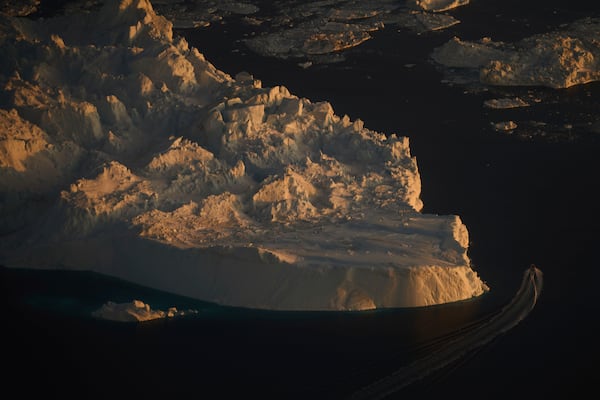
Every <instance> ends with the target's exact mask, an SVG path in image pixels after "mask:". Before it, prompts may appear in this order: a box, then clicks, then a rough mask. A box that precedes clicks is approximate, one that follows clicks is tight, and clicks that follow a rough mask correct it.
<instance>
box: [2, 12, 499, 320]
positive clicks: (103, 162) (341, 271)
mask: <svg viewBox="0 0 600 400" xmlns="http://www.w3.org/2000/svg"><path fill="white" fill-rule="evenodd" d="M357 4H358V3H357ZM386 4H387V3H386ZM248 10H250V9H248ZM385 10H387V9H385ZM250 11H252V10H250ZM387 11H389V10H387ZM387 11H385V12H384V11H381V12H379V11H378V12H371V11H368V10H365V9H361V10H359V11H356V12H355V13H345V14H344V13H341V14H339V13H338V14H336V13H334V14H332V15H334V16H335V18H350V17H352V18H350V19H352V20H354V19H356V18H355V17H356V15H357V13H358V14H359V15H360V18H359V19H363V18H370V17H371V15H372V14H373V15H375V16H377V15H379V14H385V13H387ZM365 14H366V16H365ZM361 23H362V22H361ZM2 27H3V29H2V32H3V35H4V37H3V41H2V46H3V53H4V54H13V55H14V57H13V58H11V59H7V60H6V61H5V62H4V63H3V64H2V65H1V66H2V82H3V84H4V87H5V90H6V92H7V94H8V95H7V96H6V97H7V102H6V103H5V104H6V106H5V107H4V108H3V109H2V110H0V124H1V125H0V126H5V127H6V129H5V130H3V131H2V136H1V137H0V149H2V152H0V155H1V157H2V158H1V159H0V161H1V164H0V165H1V166H2V168H3V171H4V172H5V173H3V174H2V175H0V180H1V181H2V185H1V187H2V191H3V192H2V196H3V197H2V198H3V202H4V204H3V208H2V214H0V218H1V219H2V221H3V224H2V225H3V226H5V227H7V228H5V229H6V230H7V233H8V232H9V231H12V232H14V234H13V235H12V240H6V241H3V244H2V247H1V248H0V251H1V253H0V260H1V262H3V263H4V264H6V265H8V266H36V267H56V266H57V265H59V266H61V267H64V268H69V269H90V270H94V271H98V272H101V273H105V274H108V275H113V276H117V277H120V278H125V279H127V280H130V281H133V282H136V283H140V284H143V285H147V286H150V287H154V288H158V289H162V290H167V291H169V292H173V293H177V294H182V295H186V296H191V297H194V298H198V299H202V300H208V301H213V302H217V303H221V304H227V305H235V306H244V307H253V308H267V309H282V310H363V309H373V308H382V307H416V306H426V305H433V304H440V303H446V302H452V301H458V300H464V299H469V298H472V297H474V296H479V295H481V294H483V293H485V292H486V291H487V290H488V287H487V286H486V284H485V283H483V282H482V280H481V279H480V278H479V277H478V275H477V274H476V272H475V271H473V269H472V268H471V265H470V260H469V257H468V255H467V250H468V245H469V239H468V231H467V228H466V227H465V226H464V224H463V223H462V221H461V220H460V218H459V217H458V216H438V215H427V214H422V213H421V212H420V211H421V209H422V202H421V199H420V191H421V186H420V185H421V180H420V175H419V171H418V168H417V162H416V159H415V158H414V157H413V156H412V155H411V153H410V147H409V141H408V139H407V138H406V137H398V136H397V135H395V134H391V133H390V134H382V133H379V132H375V131H372V130H370V129H368V128H366V127H364V125H363V123H362V121H360V120H354V121H352V120H350V118H349V117H347V116H342V117H340V116H338V115H336V114H335V112H334V110H333V107H332V105H331V104H329V103H327V102H316V103H315V102H312V101H310V100H309V99H305V98H299V97H297V96H294V95H293V94H291V93H289V91H288V90H287V89H286V88H285V87H283V86H276V87H272V88H263V87H262V85H261V82H260V80H258V79H255V78H254V77H253V76H252V75H251V74H249V73H241V74H239V75H237V76H236V77H231V76H229V75H228V74H226V73H224V72H222V71H219V70H217V69H216V68H215V67H214V66H213V65H212V64H211V63H210V62H209V61H207V60H206V59H205V58H204V56H203V55H202V54H201V53H200V52H199V51H198V50H197V49H195V48H190V47H189V46H188V44H187V42H186V41H185V40H184V39H182V38H179V37H176V36H174V35H173V32H172V23H171V22H170V21H169V20H168V19H166V18H164V17H163V16H160V15H157V14H156V13H155V11H154V10H153V8H152V5H151V4H150V2H148V1H147V0H137V1H120V2H119V1H108V2H106V4H105V5H104V6H103V7H102V8H100V9H99V10H97V11H94V10H92V11H89V12H86V13H84V14H76V13H73V14H67V15H66V16H60V17H56V18H49V19H44V20H37V21H33V20H22V19H12V18H7V17H2ZM29 205H35V207H34V208H28V206H29ZM16 210H18V211H16ZM23 210H29V211H27V212H25V211H23Z"/></svg>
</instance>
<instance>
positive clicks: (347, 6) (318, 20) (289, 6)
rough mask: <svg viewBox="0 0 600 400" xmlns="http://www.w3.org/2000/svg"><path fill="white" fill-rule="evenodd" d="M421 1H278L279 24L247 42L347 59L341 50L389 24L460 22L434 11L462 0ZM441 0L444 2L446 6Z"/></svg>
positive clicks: (272, 52) (280, 53) (321, 58)
mask: <svg viewBox="0 0 600 400" xmlns="http://www.w3.org/2000/svg"><path fill="white" fill-rule="evenodd" d="M422 3H423V4H419V5H417V4H416V3H414V4H412V5H413V7H412V8H409V7H406V5H404V4H402V3H399V2H395V1H390V0H379V1H371V2H363V1H335V0H334V1H328V2H316V3H305V4H300V5H297V4H293V3H286V2H282V3H279V8H280V14H279V15H278V16H275V17H271V18H269V19H270V22H271V25H272V26H273V27H275V29H271V30H270V31H268V32H265V33H263V34H261V35H257V36H255V37H252V38H249V39H245V40H244V43H245V44H246V45H247V47H248V48H249V49H250V50H252V51H254V52H255V53H258V54H260V55H262V56H267V57H277V58H282V59H287V58H308V59H309V60H311V61H314V62H317V63H330V62H335V61H341V60H343V59H344V57H343V54H341V52H343V51H344V50H347V49H351V48H354V47H356V46H358V45H360V44H362V43H364V42H366V41H367V40H369V39H371V38H372V34H373V32H376V31H378V30H381V29H383V28H384V27H385V26H386V25H393V26H396V27H398V28H401V29H407V30H411V31H414V32H417V33H424V32H429V31H436V30H441V29H445V28H448V27H450V26H453V25H455V24H457V23H459V21H458V20H457V19H455V18H454V17H452V16H450V15H447V14H442V13H433V12H431V11H443V10H447V9H450V8H453V7H455V6H458V5H461V4H454V3H459V2H456V1H455V2H450V1H445V2H438V3H439V4H438V5H434V4H429V3H428V4H425V2H422ZM442 3H444V5H445V7H443V10H442V7H441V4H442ZM460 3H463V4H466V3H467V2H466V1H464V2H460ZM414 8H417V9H418V10H419V11H417V10H415V9H414ZM277 27H278V29H277ZM332 54H336V55H337V57H333V56H332ZM327 55H329V56H327Z"/></svg>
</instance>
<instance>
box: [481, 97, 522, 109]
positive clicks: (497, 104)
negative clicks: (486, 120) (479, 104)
mask: <svg viewBox="0 0 600 400" xmlns="http://www.w3.org/2000/svg"><path fill="white" fill-rule="evenodd" d="M483 105H484V106H485V107H487V108H492V109H507V108H519V107H528V106H529V103H527V102H526V101H524V100H522V99H521V98H519V97H515V98H508V97H505V98H501V99H489V100H485V101H484V102H483Z"/></svg>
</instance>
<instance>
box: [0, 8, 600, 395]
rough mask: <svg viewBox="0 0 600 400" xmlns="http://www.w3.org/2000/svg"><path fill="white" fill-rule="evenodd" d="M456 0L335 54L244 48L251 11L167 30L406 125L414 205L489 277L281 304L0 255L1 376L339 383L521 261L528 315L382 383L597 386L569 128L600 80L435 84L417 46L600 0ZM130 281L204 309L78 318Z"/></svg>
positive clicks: (426, 390) (434, 335)
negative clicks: (475, 87)
mask: <svg viewBox="0 0 600 400" xmlns="http://www.w3.org/2000/svg"><path fill="white" fill-rule="evenodd" d="M451 14H452V15H454V16H455V17H456V18H458V19H459V20H461V21H462V22H461V24H459V25H457V26H455V27H452V28H450V29H447V30H444V31H441V32H436V33H431V34H424V35H415V34H412V33H409V32H398V31H397V29H385V30H383V31H380V32H377V33H375V34H374V36H375V37H374V39H373V40H371V41H368V42H366V43H364V44H363V45H361V46H359V47H358V48H355V49H353V50H351V51H350V52H348V53H347V60H346V61H345V62H342V63H337V64H332V65H328V66H314V67H312V68H308V69H303V68H300V67H298V66H297V65H296V62H294V61H281V60H276V59H265V58H262V57H259V56H256V55H253V54H251V53H249V51H247V50H246V49H245V48H244V46H243V44H242V43H240V42H239V40H240V39H241V38H243V37H244V34H245V33H246V34H247V33H249V29H250V27H248V26H246V25H243V24H239V23H236V21H235V20H234V19H231V20H228V21H227V22H226V23H224V24H216V25H213V26H211V27H210V28H208V29H203V30H196V31H179V32H178V33H180V34H182V35H184V36H185V37H186V39H187V40H188V41H189V43H190V45H191V46H194V47H197V48H198V49H199V50H200V51H201V52H202V53H203V54H205V56H206V57H207V59H208V60H210V61H211V62H213V63H214V64H215V66H217V67H218V68H220V69H222V70H224V71H225V72H228V73H230V74H232V75H234V74H236V73H237V72H240V71H242V70H245V71H249V72H251V73H252V74H253V75H254V76H255V77H256V78H258V79H261V80H262V81H263V86H274V85H278V84H282V85H284V86H286V87H288V89H289V90H290V91H291V92H292V93H294V94H296V95H299V96H302V97H307V98H309V99H311V100H313V101H319V100H327V101H329V102H331V103H332V105H333V108H334V110H335V112H336V114H338V115H344V114H348V115H349V116H350V117H351V118H352V119H356V118H360V119H362V120H363V121H365V126H366V127H369V128H371V129H374V130H377V131H380V132H384V133H398V134H401V135H406V136H408V137H409V138H410V143H411V151H412V154H413V155H414V156H415V157H416V158H417V163H418V166H419V170H420V173H421V179H422V185H423V189H422V196H421V197H422V199H423V202H424V204H425V208H424V210H423V211H424V212H427V213H437V214H457V215H459V216H460V217H461V218H462V220H463V222H464V223H465V224H466V226H467V228H468V229H469V233H470V238H471V244H470V250H469V255H470V257H471V259H472V261H473V263H474V267H475V269H477V271H478V273H479V274H480V276H482V278H483V279H484V280H485V281H486V282H487V283H488V284H489V286H490V287H491V292H490V293H489V295H486V296H483V297H482V298H480V299H475V300H473V301H467V302H461V303H456V304H449V305H444V306H439V307H430V308H422V309H408V310H388V311H376V312H366V313H281V312H279V313H278V312H265V311H252V310H244V309H231V308H224V307H219V306H215V305H211V304H206V303H201V302H197V301H194V300H191V299H186V298H180V297H175V296H171V295H169V294H165V293H160V292H156V291H153V290H149V289H146V288H141V287H137V286H134V285H130V284H127V283H125V282H121V281H118V280H114V279H110V278H106V277H101V276H98V275H95V274H92V273H82V272H64V271H34V270H9V269H4V268H3V269H1V270H0V272H1V279H0V282H1V285H2V287H1V292H2V296H3V298H2V303H3V304H4V305H6V307H7V308H6V311H5V313H4V322H3V331H4V332H5V333H6V339H5V343H6V347H5V349H4V351H3V352H4V354H3V360H4V365H6V366H8V373H6V374H5V375H4V376H3V382H4V383H5V387H7V388H14V389H17V390H18V391H19V393H20V394H22V396H20V397H23V398H27V397H28V396H27V395H29V394H32V395H33V394H39V393H44V395H45V397H46V398H78V399H87V398H106V399H109V398H110V399H114V398H136V399H137V398H169V399H172V398H177V399H181V398H210V399H213V398H215V399H216V398H219V399H220V398H246V397H248V398H278V399H337V398H345V397H346V396H348V395H350V394H351V393H353V392H354V391H355V390H358V389H360V388H361V387H363V386H365V385H367V384H369V383H371V382H373V381H376V380H377V379H380V378H381V377H383V376H386V375H389V374H390V373H392V372H394V371H396V370H398V369H399V368H401V367H402V366H404V365H407V364H408V363H409V362H410V361H412V360H418V359H422V358H423V357H427V355H428V354H431V353H432V352H436V351H441V349H443V348H444V346H447V345H449V343H450V342H451V338H452V337H453V335H454V334H453V332H456V331H457V330H459V329H461V328H465V327H469V326H473V325H474V324H475V325H476V324H478V323H481V321H486V320H487V319H486V318H488V317H489V316H490V315H492V314H493V313H494V312H497V311H498V310H499V309H500V308H501V307H502V306H503V305H504V304H506V303H507V302H508V301H509V300H510V298H511V297H512V296H513V294H514V293H515V292H516V291H517V289H518V287H519V284H520V282H521V277H522V272H523V271H524V270H525V269H526V268H527V267H529V265H530V264H532V263H533V264H535V265H537V266H538V267H539V268H540V269H541V270H542V271H543V273H544V278H545V280H544V289H543V292H542V295H541V297H540V300H539V302H538V304H537V305H536V307H535V308H534V309H533V311H532V313H531V314H530V315H528V316H527V318H526V319H524V320H523V321H521V322H520V323H519V324H518V325H517V326H515V327H514V328H512V329H511V330H509V331H508V332H506V333H504V334H502V335H500V336H498V337H497V338H495V339H494V340H493V341H492V342H491V343H489V344H486V345H485V346H483V347H481V348H479V349H477V350H476V351H473V352H469V353H468V354H467V355H466V356H465V357H463V358H461V359H459V360H458V361H456V362H454V363H452V364H451V365H450V366H448V367H445V368H442V369H440V370H437V371H435V372H434V373H433V374H431V375H429V376H428V377H426V378H425V379H423V380H422V381H420V382H417V383H416V384H414V385H411V386H409V387H407V388H404V389H403V390H401V391H399V392H397V393H396V394H394V395H392V396H390V398H397V399H406V398H419V399H422V398H434V397H439V396H451V397H452V398H454V397H462V398H466V399H470V398H473V399H475V398H477V399H479V398H488V399H489V398H505V397H510V398H525V397H529V396H535V398H543V397H546V396H550V395H558V396H560V397H565V396H567V395H568V396H569V398H578V397H580V396H581V397H582V396H583V395H584V394H585V393H586V392H587V390H590V389H591V390H592V391H593V390H594V388H595V375H596V370H597V368H596V364H597V360H598V359H599V356H600V351H599V350H600V349H599V346H598V344H597V337H598V336H599V333H600V332H599V329H598V328H597V325H598V306H599V305H600V299H599V298H598V294H597V293H598V292H597V285H598V283H597V282H599V281H600V272H598V268H597V267H598V265H597V264H598V261H597V260H598V257H597V255H596V246H597V242H598V239H599V238H600V234H599V231H598V226H600V224H599V223H600V218H599V213H598V211H597V204H598V201H597V197H596V194H595V193H596V192H597V191H598V189H599V188H598V186H599V184H598V182H599V180H598V174H599V172H600V158H599V157H598V154H600V140H599V138H598V137H597V135H598V134H593V133H591V132H590V131H588V130H586V129H584V128H581V127H585V126H586V125H587V123H588V122H593V121H598V120H599V119H600V85H599V84H598V83H592V84H587V85H581V86H579V87H575V88H570V89H566V90H550V89H539V88H522V89H510V90H508V89H506V88H491V89H490V90H488V91H483V92H470V91H469V89H468V88H465V87H461V86H449V85H447V84H444V83H441V80H442V79H443V75H442V73H441V72H440V71H438V70H437V69H436V68H435V66H434V65H432V64H431V63H430V62H429V61H428V55H429V54H430V52H431V50H432V49H433V48H434V47H435V46H438V45H441V44H443V43H444V42H446V41H447V40H448V39H449V38H451V37H452V36H454V35H456V36H459V37H460V38H462V39H472V40H475V39H478V38H480V37H483V36H490V37H492V39H494V40H506V41H513V40H518V39H520V38H522V37H526V36H529V35H531V34H534V33H539V32H544V31H548V30H551V29H554V28H556V27H559V26H560V25H561V24H563V23H566V22H570V21H572V20H574V19H577V18H581V17H583V16H600V6H598V5H596V4H594V2H584V1H558V0H549V1H540V0H531V1H520V2H519V1H516V0H506V1H496V0H493V1H487V2H486V1H472V4H470V5H469V6H466V7H462V8H459V9H456V10H454V11H453V12H452V13H451ZM232 50H233V51H232ZM407 64H414V66H413V67H410V68H408V67H406V66H405V65H407ZM528 90H533V91H534V92H535V94H536V95H539V97H542V98H543V99H546V100H547V101H544V102H542V103H540V104H539V105H536V106H533V107H528V108H527V109H518V110H512V111H506V110H503V111H500V110H487V109H485V108H484V107H482V103H483V101H484V100H486V99H488V98H494V97H502V95H505V94H506V95H515V94H517V95H521V94H525V93H527V91H528ZM465 92H466V93H465ZM506 119H514V120H517V121H520V120H524V121H527V120H538V121H545V122H548V123H549V125H548V126H549V127H548V128H545V129H543V130H541V131H524V132H522V134H512V135H508V134H502V133H498V132H496V131H494V130H493V129H491V127H490V122H494V121H498V120H506ZM565 124H572V125H573V126H574V128H572V129H563V128H562V127H563V126H564V125H565ZM32 267H33V266H32ZM134 298H139V299H141V300H143V301H145V302H146V303H149V304H150V305H151V306H152V307H153V308H161V309H164V308H167V307H170V306H173V305H175V306H177V307H178V308H179V309H186V308H193V309H197V310H199V311H200V313H199V314H198V315H195V316H190V317H184V318H179V319H172V320H168V321H154V322H150V323H143V324H122V323H114V322H108V321H98V320H95V319H93V318H91V317H90V314H91V312H92V311H93V310H95V309H96V308H98V307H99V306H100V305H101V304H103V303H104V302H106V301H109V300H111V301H118V302H119V301H131V300H132V299H134Z"/></svg>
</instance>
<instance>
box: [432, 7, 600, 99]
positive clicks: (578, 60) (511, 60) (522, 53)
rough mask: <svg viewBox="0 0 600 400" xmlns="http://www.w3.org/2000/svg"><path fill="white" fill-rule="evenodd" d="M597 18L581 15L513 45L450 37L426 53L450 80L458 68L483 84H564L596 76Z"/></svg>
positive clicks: (599, 63) (599, 74) (599, 75)
mask: <svg viewBox="0 0 600 400" xmlns="http://www.w3.org/2000/svg"><path fill="white" fill-rule="evenodd" d="M598 38H600V19H598V18H584V19H581V20H579V21H576V22H574V23H572V24H569V25H568V26H566V27H564V29H560V30H558V31H554V32H548V33H543V34H538V35H534V36H531V37H528V38H525V39H522V40H520V41H518V42H516V43H504V42H494V41H492V40H491V39H490V38H484V39H481V40H479V41H475V42H471V41H462V40H460V39H459V38H456V37H455V38H453V39H452V40H450V41H449V42H447V43H445V44H444V45H442V46H440V47H438V48H436V49H434V51H433V53H432V55H431V57H432V59H433V60H434V61H436V62H437V63H439V64H441V65H443V66H445V67H448V68H451V69H452V70H449V71H448V75H449V76H450V78H449V79H450V80H451V79H452V76H457V75H454V74H456V73H457V72H458V76H460V79H464V76H465V75H464V73H463V71H461V70H472V71H476V72H477V74H474V75H471V76H474V77H475V79H477V80H479V81H480V82H481V83H483V84H485V85H498V86H547V87H550V88H556V89H560V88H567V87H570V86H573V85H579V84H584V83H588V82H592V81H597V80H599V79H600V40H599V39H598Z"/></svg>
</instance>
